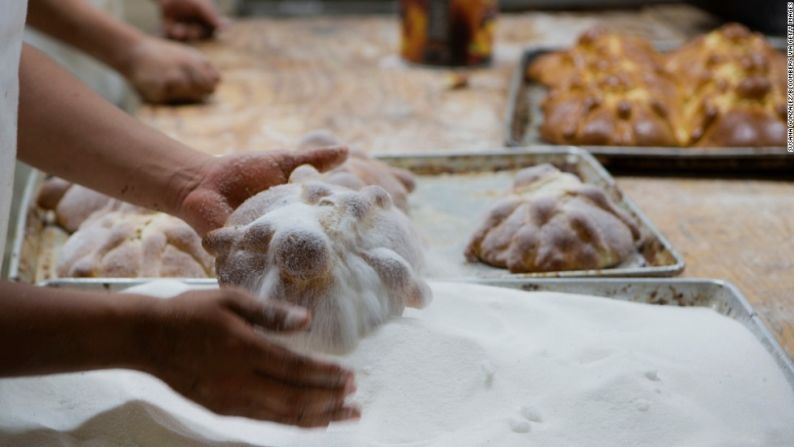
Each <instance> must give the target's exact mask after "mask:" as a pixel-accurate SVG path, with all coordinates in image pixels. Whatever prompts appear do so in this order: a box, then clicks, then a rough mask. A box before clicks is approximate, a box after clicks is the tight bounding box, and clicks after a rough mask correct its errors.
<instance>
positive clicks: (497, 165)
mask: <svg viewBox="0 0 794 447" xmlns="http://www.w3.org/2000/svg"><path fill="white" fill-rule="evenodd" d="M379 158H380V159H381V160H383V161H384V162H386V163H388V164H390V165H392V166H397V167H401V168H405V169H408V170H410V171H412V172H413V173H414V174H415V175H416V176H417V177H416V180H417V182H416V183H417V188H416V190H415V191H414V192H413V194H412V195H411V196H410V205H411V218H412V219H413V221H414V223H415V224H416V226H417V227H418V228H419V231H420V232H421V234H422V236H423V237H424V238H425V240H426V241H427V242H428V245H429V250H428V252H429V253H428V257H429V261H430V262H429V264H431V267H433V268H432V270H431V272H430V276H432V277H437V278H506V277H511V278H530V277H606V276H620V277H627V276H673V275H676V274H678V273H681V271H683V269H684V260H683V259H682V258H681V255H679V254H678V252H677V251H676V250H675V249H674V248H673V247H672V244H670V242H669V241H668V240H667V238H666V237H665V236H664V235H663V234H662V233H661V232H659V230H657V229H656V227H655V226H654V225H653V224H652V223H651V222H650V220H649V219H648V218H647V217H646V216H645V215H644V214H643V213H642V211H640V210H639V208H637V206H635V205H634V203H633V202H632V201H631V200H629V199H628V198H626V197H624V196H623V194H622V193H621V191H620V189H619V188H618V187H617V185H616V184H615V181H614V179H613V178H612V176H610V175H609V173H608V172H607V171H606V170H605V169H604V168H603V167H602V166H601V165H600V164H599V163H598V162H597V161H596V160H595V158H593V157H592V156H591V155H590V154H588V153H587V152H585V151H582V150H579V149H576V148H573V147H554V148H553V147H547V148H537V149H520V150H505V149H490V150H483V151H476V152H458V153H447V152H443V153H435V154H427V153H420V154H406V155H384V156H380V157H379ZM541 163H551V164H552V165H555V166H556V167H558V168H559V169H561V170H563V171H567V172H572V173H574V174H576V175H578V176H579V177H580V178H581V179H582V180H583V181H584V182H585V183H589V184H593V185H595V186H598V187H600V188H602V189H603V190H604V191H605V192H606V193H607V195H608V196H609V197H610V198H611V199H612V200H613V201H614V202H615V203H616V204H617V205H618V206H620V207H621V208H622V209H623V210H625V211H626V212H627V213H628V214H629V215H631V216H632V217H633V218H634V220H635V221H636V222H637V223H638V225H639V227H640V232H641V234H642V236H641V241H640V243H639V244H638V248H639V249H638V254H637V256H635V257H633V258H632V259H630V260H628V261H627V262H625V263H624V264H622V265H619V266H616V267H612V268H607V269H601V270H572V271H559V272H547V273H521V274H516V273H510V272H509V271H508V270H505V269H500V268H495V267H491V266H488V265H486V264H482V263H466V262H465V259H464V256H463V253H464V250H465V247H466V244H467V243H468V241H469V238H470V236H471V235H472V234H473V233H474V231H475V230H476V229H477V228H478V227H479V226H480V224H481V223H482V221H483V219H484V217H485V215H486V213H487V212H488V211H489V210H490V208H491V207H492V206H493V203H494V202H495V201H496V200H498V199H499V198H500V197H502V196H503V195H504V194H505V193H507V192H508V191H509V190H510V187H511V185H512V183H513V178H514V173H515V171H517V170H518V169H521V168H525V167H527V166H533V165H537V164H541Z"/></svg>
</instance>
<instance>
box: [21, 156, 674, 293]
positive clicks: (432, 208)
mask: <svg viewBox="0 0 794 447" xmlns="http://www.w3.org/2000/svg"><path fill="white" fill-rule="evenodd" d="M378 158H379V159H381V160H383V161H385V162H386V163H389V164H390V165H392V166H397V167H401V168H405V169H408V170H410V171H412V172H413V173H414V174H415V175H416V180H417V189H416V191H414V193H413V194H412V195H411V196H410V204H411V217H412V219H413V221H414V222H415V224H416V226H417V227H418V228H419V230H420V232H421V234H422V236H423V238H424V239H425V241H426V242H427V244H428V245H429V250H428V257H429V262H428V264H430V265H431V272H430V274H431V276H433V277H437V278H527V277H605V276H621V277H626V276H673V275H676V274H678V273H680V272H681V271H682V270H683V269H684V261H683V259H682V258H681V255H679V254H678V252H677V251H676V250H675V249H674V248H673V247H672V245H671V244H670V242H669V241H668V240H667V238H665V236H664V235H662V234H661V233H660V232H659V231H658V230H657V229H656V227H654V225H653V224H652V223H651V222H650V221H649V220H648V218H647V217H646V216H645V215H644V214H643V213H642V212H641V211H640V210H639V209H638V208H637V207H636V206H635V205H634V204H633V203H632V202H631V201H630V200H629V199H627V198H625V197H623V194H622V193H621V191H620V190H619V189H618V187H617V185H616V184H615V181H614V180H613V179H612V177H611V176H610V175H609V173H608V172H607V171H606V170H605V169H604V168H603V167H602V166H601V165H599V164H598V162H597V161H596V160H595V159H594V158H593V157H592V156H591V155H590V154H588V153H587V152H584V151H582V150H579V149H576V148H571V147H554V148H545V149H537V150H504V149H487V150H482V151H475V152H440V153H419V154H404V155H382V156H378ZM540 163H551V164H553V165H555V166H557V167H558V168H560V169H562V170H564V171H568V172H573V173H575V174H577V175H578V176H579V177H580V178H582V180H583V181H584V182H586V183H590V184H593V185H596V186H599V187H601V188H602V189H604V190H605V191H606V192H607V194H608V195H609V196H610V197H611V198H612V199H613V201H614V202H615V203H616V204H618V205H619V206H620V207H621V208H623V209H624V210H625V211H626V212H627V213H629V215H631V216H632V217H633V218H634V219H635V221H636V222H637V223H638V225H639V228H640V232H641V235H642V236H641V240H640V243H639V244H638V253H637V255H636V256H634V257H633V258H632V259H630V260H629V261H628V262H626V263H624V264H623V265H620V266H616V267H613V268H608V269H602V270H576V271H563V272H548V273H526V274H511V273H510V272H509V271H507V270H505V269H499V268H495V267H491V266H488V265H486V264H482V263H467V262H465V258H464V255H463V253H464V249H465V247H466V244H467V243H468V240H469V237H470V236H471V235H472V234H473V233H474V231H475V229H476V228H477V227H478V226H479V225H480V223H481V222H482V220H483V219H484V217H485V214H486V213H487V211H488V210H489V209H490V208H491V206H492V204H493V202H494V201H495V200H496V199H498V198H499V197H500V196H501V195H503V194H505V193H507V192H508V191H509V189H510V186H511V185H512V181H513V173H514V172H515V171H516V170H518V169H521V168H524V167H527V166H532V165H536V164H540ZM40 184H41V175H40V174H38V175H35V174H34V175H33V176H32V177H31V179H30V181H29V183H28V189H27V190H26V191H25V200H24V201H23V203H22V206H23V208H22V210H21V211H23V210H27V212H20V219H19V221H18V222H17V224H16V225H17V228H18V229H19V230H21V231H18V233H17V234H18V236H19V237H17V239H16V240H15V241H14V245H13V254H12V260H11V266H10V270H9V273H10V277H11V279H13V280H18V281H23V282H31V283H40V282H42V281H46V280H48V279H54V277H55V274H54V268H53V266H54V264H55V259H56V257H57V250H58V248H59V246H60V245H62V244H63V243H64V241H65V238H66V235H65V233H63V231H60V232H59V231H58V227H57V226H54V225H48V224H47V223H46V222H44V219H45V218H46V216H44V215H43V213H42V212H41V211H40V210H38V209H37V208H36V206H35V197H36V193H37V191H38V188H39V185H40Z"/></svg>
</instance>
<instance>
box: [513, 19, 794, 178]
mask: <svg viewBox="0 0 794 447" xmlns="http://www.w3.org/2000/svg"><path fill="white" fill-rule="evenodd" d="M661 47H663V48H661ZM784 74H785V58H784V55H783V53H782V52H781V51H779V50H777V49H776V47H775V46H774V45H773V44H772V42H770V41H769V40H768V39H766V38H765V37H764V36H762V35H760V34H758V33H753V32H751V31H749V30H748V29H747V28H745V27H743V26H742V25H738V24H727V25H724V26H723V27H721V28H718V29H716V30H714V31H712V32H710V33H708V34H704V35H701V36H699V37H697V38H695V39H693V40H690V41H689V42H686V43H685V44H683V45H681V46H679V47H675V48H672V47H671V46H670V45H660V48H656V47H655V45H654V44H653V43H652V42H651V41H649V40H647V39H644V38H642V37H638V36H635V35H628V34H622V33H617V32H613V31H607V30H604V29H603V28H595V29H592V30H590V31H588V32H585V33H583V34H582V35H580V36H579V38H578V39H577V42H576V44H575V45H574V46H573V47H571V48H566V49H556V48H555V49H552V48H542V47H533V48H528V49H527V50H526V52H525V53H524V55H523V56H522V59H521V61H520V63H519V65H518V67H517V69H516V72H515V73H514V78H513V82H512V85H511V92H510V100H509V102H508V104H509V105H508V111H507V121H506V128H505V134H506V144H507V145H508V146H527V145H536V144H561V145H562V144H564V145H568V144H573V145H577V146H579V147H581V148H584V149H586V150H588V151H590V153H592V154H593V155H595V156H596V157H597V158H598V159H599V161H601V162H602V163H604V164H605V165H606V166H607V167H608V168H609V169H610V170H611V171H613V172H633V173H641V172H651V171H666V172H678V173H680V172H684V171H686V172H698V173H703V172H709V173H710V174H713V175H720V176H724V175H731V176H734V175H742V176H765V177H766V176H777V177H790V176H791V175H792V172H794V169H793V168H794V159H793V158H792V157H788V156H787V155H788V154H787V153H786V151H785V148H784V147H783V146H784V144H783V143H784V138H785V126H786V110H785V102H784V100H785V79H784Z"/></svg>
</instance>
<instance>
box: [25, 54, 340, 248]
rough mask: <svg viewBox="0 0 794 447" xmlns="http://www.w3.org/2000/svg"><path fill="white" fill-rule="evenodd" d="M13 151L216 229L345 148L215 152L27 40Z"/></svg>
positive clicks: (335, 160)
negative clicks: (116, 102) (188, 142)
mask: <svg viewBox="0 0 794 447" xmlns="http://www.w3.org/2000/svg"><path fill="white" fill-rule="evenodd" d="M19 72H20V95H19V133H18V135H19V136H18V156H19V158H20V159H22V160H23V161H25V162H27V163H29V164H31V165H33V166H35V167H37V168H39V169H41V170H43V171H45V172H48V173H50V174H54V175H57V176H58V177H62V178H64V179H66V180H70V181H72V182H75V183H79V184H82V185H84V186H87V187H89V188H92V189H95V190H97V191H99V192H102V193H105V194H107V195H110V196H112V197H115V198H118V199H121V200H124V201H127V202H130V203H134V204H136V205H141V206H144V207H147V208H151V209H155V210H160V211H164V212H167V213H169V214H172V215H174V216H177V217H180V218H182V219H184V220H185V221H186V222H188V223H189V224H191V225H192V226H193V227H194V228H195V229H196V230H197V231H199V233H200V234H204V233H206V232H208V231H210V230H212V229H214V228H217V227H219V226H221V225H223V223H224V222H225V221H226V217H227V216H228V215H229V214H230V213H231V211H232V210H233V209H234V208H236V207H237V206H238V205H240V204H241V203H242V202H243V201H244V200H245V199H247V198H248V197H249V196H250V195H252V194H256V193H257V192H259V191H262V190H264V189H266V188H268V187H270V186H273V185H277V184H280V183H284V182H285V181H287V179H288V178H289V174H290V172H291V171H292V170H293V169H294V168H295V167H297V166H298V165H300V164H304V163H309V164H313V165H314V166H316V167H317V168H318V169H320V170H325V169H328V168H331V167H333V166H335V165H337V164H339V163H341V162H342V161H343V160H344V159H345V157H346V156H347V151H346V149H344V148H333V149H319V150H312V151H306V152H300V153H292V152H279V151H273V152H259V153H252V154H245V155H235V156H228V157H221V158H215V157H211V156H209V155H206V154H203V153H201V152H197V151H194V150H192V149H190V148H188V147H187V146H185V145H183V144H181V143H179V142H177V141H176V140H173V139H171V138H169V137H167V136H165V135H164V134H162V133H160V132H158V131H156V130H154V129H152V128H150V127H147V126H145V125H143V124H141V123H140V122H138V121H136V120H135V119H133V118H132V117H130V116H129V115H127V114H125V113H124V112H122V111H121V110H120V109H118V108H116V107H115V106H113V105H112V104H110V103H108V102H107V101H105V100H103V99H102V98H101V97H99V96H98V95H96V94H95V93H94V92H92V91H90V90H89V89H88V88H86V87H85V86H83V85H82V84H81V83H80V82H79V81H78V80H77V79H76V78H74V77H73V76H71V75H70V74H69V73H67V72H66V71H65V70H63V69H61V68H60V67H58V65H57V64H55V63H53V62H52V61H50V60H49V58H47V57H46V56H44V55H43V54H42V53H41V52H39V51H38V50H36V49H35V48H32V47H30V46H28V45H25V47H24V48H23V50H22V60H21V63H20V70H19Z"/></svg>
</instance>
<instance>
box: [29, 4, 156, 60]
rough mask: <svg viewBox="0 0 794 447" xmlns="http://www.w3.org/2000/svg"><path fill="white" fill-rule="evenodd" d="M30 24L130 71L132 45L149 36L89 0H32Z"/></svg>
mask: <svg viewBox="0 0 794 447" xmlns="http://www.w3.org/2000/svg"><path fill="white" fill-rule="evenodd" d="M27 22H28V24H29V25H31V26H33V27H34V28H36V29H37V30H39V31H41V32H43V33H45V34H48V35H50V36H52V37H54V38H56V39H58V40H60V41H62V42H65V43H68V44H69V45H72V46H74V47H76V48H78V49H80V50H82V51H84V52H86V53H88V54H90V55H91V56H93V57H95V58H97V59H99V60H100V61H102V62H103V63H105V64H107V65H109V66H110V67H112V68H114V69H116V70H118V71H120V72H121V73H127V72H128V70H129V69H130V66H129V65H130V63H131V61H130V53H131V52H130V48H131V47H133V46H135V45H137V44H138V43H140V42H141V41H143V40H144V39H145V35H144V34H143V33H142V32H141V31H139V30H138V29H136V28H135V27H132V26H130V25H128V24H126V23H124V22H122V21H120V20H117V19H116V18H115V17H113V16H111V15H110V14H107V13H105V12H103V11H101V10H99V9H97V8H96V7H94V6H93V5H91V4H89V3H88V2H87V1H85V0H30V2H29V4H28V20H27Z"/></svg>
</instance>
